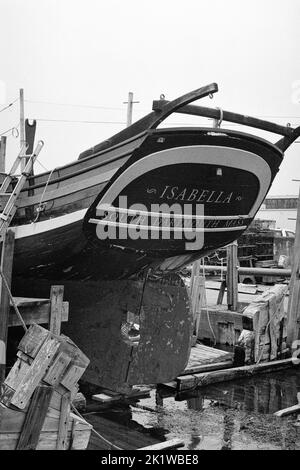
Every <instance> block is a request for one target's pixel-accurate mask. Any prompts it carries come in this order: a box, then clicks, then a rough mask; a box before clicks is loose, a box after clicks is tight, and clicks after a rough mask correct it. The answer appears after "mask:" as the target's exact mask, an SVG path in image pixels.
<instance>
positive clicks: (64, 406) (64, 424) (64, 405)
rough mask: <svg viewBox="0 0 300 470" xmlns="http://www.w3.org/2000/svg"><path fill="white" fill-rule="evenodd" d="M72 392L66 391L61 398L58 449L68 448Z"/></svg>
mask: <svg viewBox="0 0 300 470" xmlns="http://www.w3.org/2000/svg"><path fill="white" fill-rule="evenodd" d="M70 407H71V394H70V393H66V394H65V395H63V396H62V398H61V408H60V417H59V426H58V436H57V446H56V448H57V450H66V448H67V440H68V426H69V420H70Z"/></svg>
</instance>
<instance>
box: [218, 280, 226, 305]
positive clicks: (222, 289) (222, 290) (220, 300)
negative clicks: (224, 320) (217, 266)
mask: <svg viewBox="0 0 300 470" xmlns="http://www.w3.org/2000/svg"><path fill="white" fill-rule="evenodd" d="M225 289H226V281H222V282H221V286H220V290H219V294H218V299H217V305H222V303H223V299H224V294H225Z"/></svg>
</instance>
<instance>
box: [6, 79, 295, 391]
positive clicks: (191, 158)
mask: <svg viewBox="0 0 300 470" xmlns="http://www.w3.org/2000/svg"><path fill="white" fill-rule="evenodd" d="M216 91H217V85H216V84H211V85H208V86H205V87H203V88H200V89H198V90H196V91H194V92H191V93H188V94H186V95H184V96H182V97H180V98H178V99H176V100H174V101H171V102H167V101H164V100H159V101H155V102H154V103H153V111H152V112H151V113H150V114H148V115H147V116H145V117H144V118H143V119H141V120H139V121H137V122H136V123H134V124H133V125H131V126H130V127H128V128H127V129H125V130H123V131H121V132H120V133H119V134H116V135H115V136H113V137H112V138H111V139H110V140H108V141H105V142H103V143H101V144H99V145H96V146H95V147H93V148H91V149H89V150H87V151H86V152H83V153H82V154H81V155H80V156H79V159H78V160H76V161H75V162H73V163H71V164H69V165H65V166H63V167H60V168H56V169H54V170H52V171H51V172H49V173H44V174H40V175H34V176H31V177H29V178H28V181H27V186H25V187H24V189H23V190H22V192H21V196H20V197H19V199H18V210H17V212H16V214H15V216H14V219H13V221H12V226H13V228H14V231H15V253H14V265H13V293H14V295H18V296H29V297H45V296H47V293H48V292H49V287H50V286H51V285H52V284H55V283H58V282H59V283H63V284H64V285H65V295H66V298H67V300H68V301H69V302H70V311H71V312H72V314H71V315H70V318H69V321H68V324H67V326H66V327H65V332H66V333H67V334H68V335H70V336H71V337H72V338H74V340H75V341H76V343H77V344H78V345H79V347H80V348H81V349H82V350H83V351H85V352H86V353H87V354H88V356H89V358H90V359H91V364H90V366H89V368H88V370H87V372H86V374H85V376H84V378H86V379H87V380H88V382H89V383H92V384H95V385H97V384H98V385H99V384H100V385H104V386H105V387H106V388H110V389H114V390H124V389H126V387H127V386H132V385H134V384H138V383H144V384H147V383H157V382H166V381H168V380H171V379H172V378H174V377H175V376H176V375H177V374H178V373H180V372H181V371H182V370H183V369H184V367H185V365H186V363H187V361H188V357H189V352H190V346H191V335H192V328H193V316H192V313H191V309H190V303H189V295H188V292H187V290H186V288H185V286H184V285H183V283H182V281H181V279H180V277H179V276H178V275H177V274H176V272H177V271H178V270H180V269H181V268H182V267H183V266H185V265H187V264H190V263H191V262H193V261H195V260H197V259H199V258H201V257H203V256H204V255H206V254H208V253H210V252H213V251H215V250H216V249H217V248H219V247H222V246H224V245H227V244H229V243H230V242H232V241H234V240H236V239H237V238H238V237H239V236H240V235H241V234H242V233H243V232H244V231H245V230H246V228H247V227H248V226H249V224H250V223H251V221H252V220H253V218H254V216H255V214H256V212H257V211H258V209H259V207H260V205H261V204H262V202H263V200H264V198H265V196H266V194H267V192H268V190H269V188H270V186H271V184H272V181H273V179H274V177H275V175H276V173H277V171H278V169H279V166H280V164H281V161H282V159H283V153H284V151H285V149H286V148H288V146H289V145H291V143H292V142H293V141H294V140H295V139H296V138H297V136H298V135H299V128H297V129H292V128H291V127H283V126H279V125H277V124H273V123H269V122H266V121H262V120H260V119H256V118H250V117H249V116H242V115H238V114H234V113H231V112H227V111H222V110H220V109H212V108H205V107H201V106H195V105H191V104H190V103H191V102H193V101H195V100H197V99H199V98H202V97H205V96H208V95H211V94H213V93H215V92H216ZM176 112H177V113H183V114H191V115H194V116H200V117H206V118H210V119H213V120H214V125H213V127H192V128H185V127H180V128H158V126H159V124H161V122H162V121H164V120H165V119H166V118H167V117H168V116H170V115H171V114H172V113H176ZM222 120H224V121H229V122H234V123H237V124H242V125H246V126H250V127H252V128H257V129H260V130H264V131H269V132H272V133H275V134H279V135H281V136H283V138H282V139H281V140H280V141H279V142H277V143H276V144H272V143H270V142H268V141H266V140H264V139H261V138H259V137H257V136H255V135H250V134H247V133H243V132H236V131H232V130H228V129H225V128H223V127H222V128H221V127H220V126H221V122H222ZM210 126H211V124H210ZM146 281H147V282H146ZM146 284H147V285H146ZM130 325H131V326H132V325H135V326H136V325H139V328H140V329H139V340H138V341H136V340H135V338H132V337H129V336H128V335H127V336H126V335H125V336H124V334H123V331H124V329H126V328H127V327H130Z"/></svg>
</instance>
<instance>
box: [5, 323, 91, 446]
mask: <svg viewBox="0 0 300 470" xmlns="http://www.w3.org/2000/svg"><path fill="white" fill-rule="evenodd" d="M17 357H18V359H17V361H16V362H15V364H14V366H13V368H12V369H11V371H10V373H9V375H8V376H7V377H6V379H5V381H4V383H3V384H2V386H1V394H0V450H3V449H5V450H14V449H18V450H21V449H47V450H50V449H61V450H65V449H86V447H87V445H88V442H89V439H90V434H91V429H92V426H91V425H89V424H88V423H87V422H86V421H85V420H83V419H81V418H78V417H77V415H75V414H73V413H71V403H72V400H73V399H74V398H75V396H76V394H77V392H78V380H79V379H80V377H81V376H82V374H83V373H84V371H85V369H86V368H87V366H88V364H89V359H88V358H87V357H86V356H85V355H84V354H83V353H82V352H81V351H80V350H79V349H78V347H77V346H76V345H75V344H74V343H73V342H72V341H71V340H70V339H69V338H68V337H66V336H64V335H61V336H58V335H55V334H53V333H51V332H49V331H48V330H46V329H45V328H42V327H41V326H39V325H36V324H33V325H32V326H31V327H30V328H29V329H28V330H27V332H26V334H25V336H24V337H23V338H22V340H21V342H20V344H19V346H18V353H17Z"/></svg>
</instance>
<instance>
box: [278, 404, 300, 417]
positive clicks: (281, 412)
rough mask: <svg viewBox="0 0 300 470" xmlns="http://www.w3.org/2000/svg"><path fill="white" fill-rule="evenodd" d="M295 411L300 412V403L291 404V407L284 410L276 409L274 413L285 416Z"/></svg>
mask: <svg viewBox="0 0 300 470" xmlns="http://www.w3.org/2000/svg"><path fill="white" fill-rule="evenodd" d="M293 413H300V404H298V405H294V406H290V407H289V408H284V409H283V410H279V411H276V412H275V413H274V415H275V416H278V417H279V418H282V417H283V416H288V415H291V414H293Z"/></svg>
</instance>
